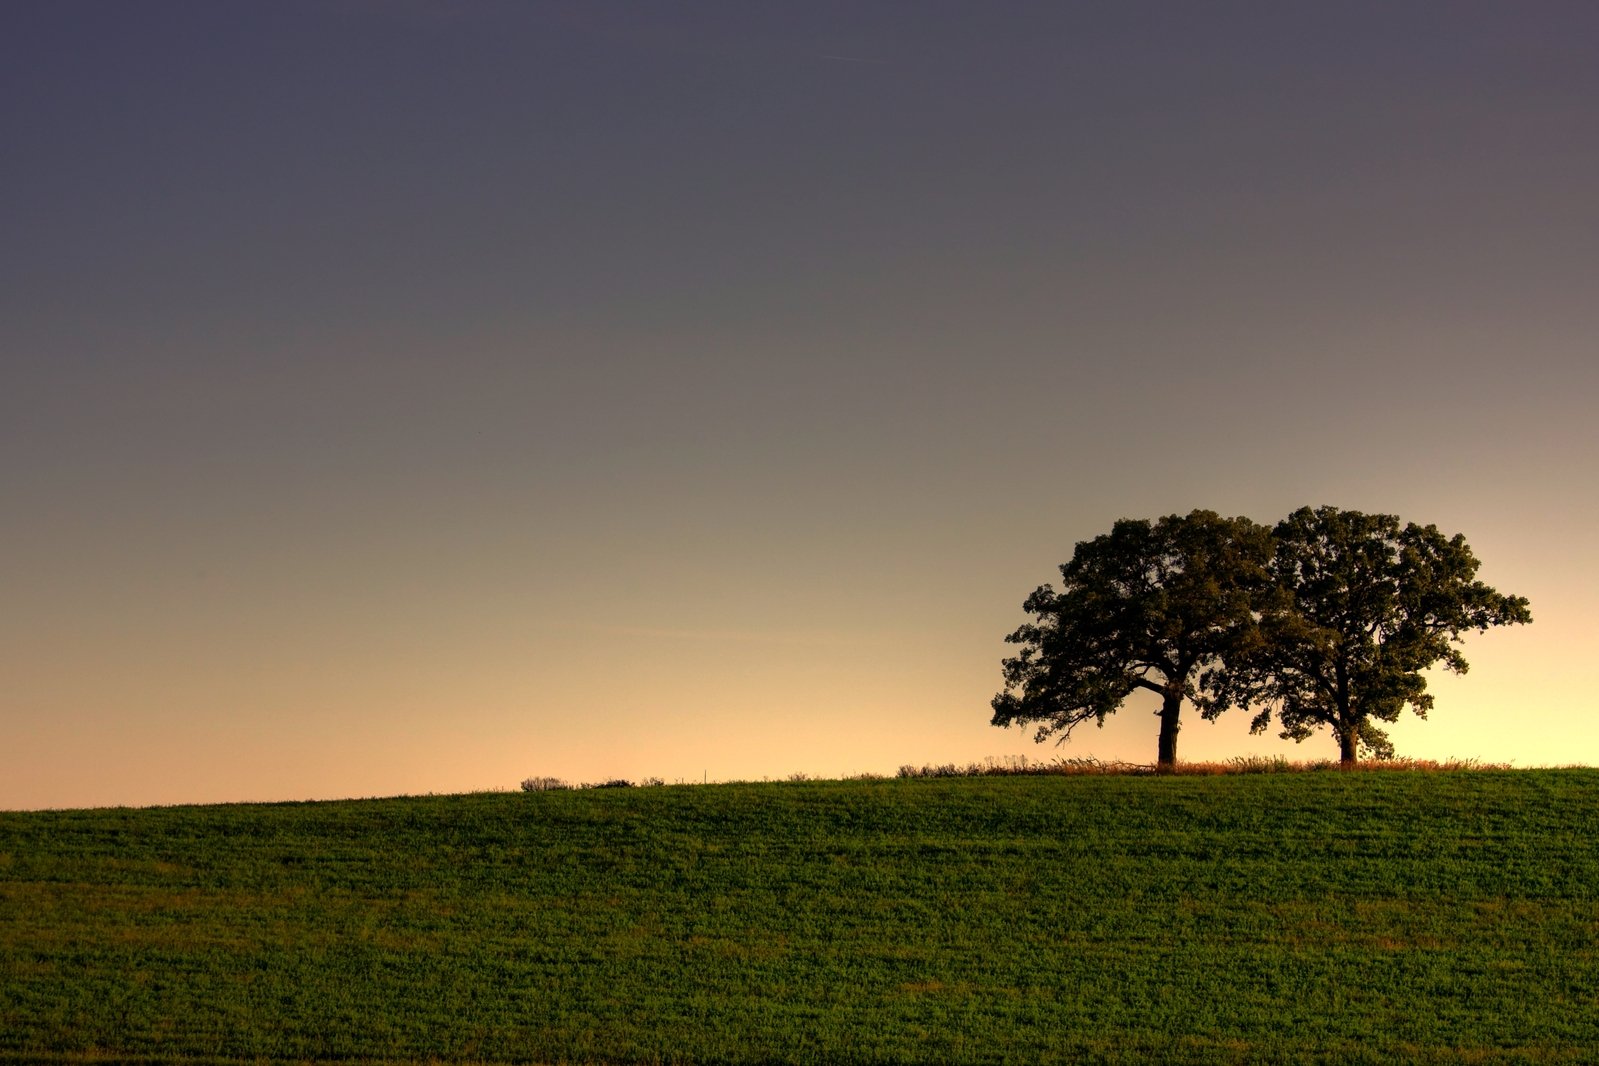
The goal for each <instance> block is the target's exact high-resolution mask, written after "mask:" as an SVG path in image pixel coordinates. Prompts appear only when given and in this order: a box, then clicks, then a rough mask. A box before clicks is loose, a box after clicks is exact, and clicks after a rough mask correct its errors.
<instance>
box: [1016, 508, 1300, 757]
mask: <svg viewBox="0 0 1599 1066" xmlns="http://www.w3.org/2000/svg"><path fill="white" fill-rule="evenodd" d="M1271 552H1272V548H1271V537H1270V532H1269V531H1268V530H1267V529H1266V528H1265V527H1263V526H1260V525H1257V524H1256V523H1254V522H1252V521H1250V520H1249V519H1247V518H1222V517H1221V516H1220V515H1218V514H1216V513H1215V512H1214V511H1193V512H1191V513H1190V514H1187V515H1167V516H1166V517H1164V518H1161V519H1160V520H1159V521H1157V522H1154V523H1151V522H1148V521H1144V520H1134V519H1123V520H1121V521H1119V522H1117V523H1116V524H1115V526H1114V527H1113V528H1112V530H1111V532H1110V533H1108V534H1106V535H1104V536H1100V537H1096V538H1095V539H1093V540H1091V541H1085V542H1082V543H1079V544H1078V545H1077V549H1076V551H1075V552H1074V553H1073V555H1072V558H1071V561H1070V562H1067V563H1065V564H1063V565H1062V566H1061V568H1060V574H1061V590H1060V591H1059V592H1056V591H1055V589H1054V588H1053V586H1051V585H1043V586H1041V587H1039V588H1038V589H1037V590H1036V591H1034V592H1033V594H1032V595H1031V596H1029V597H1028V598H1027V601H1026V603H1024V604H1023V605H1022V606H1023V610H1025V611H1026V612H1027V613H1028V614H1030V615H1035V616H1037V621H1035V622H1029V623H1027V624H1025V625H1023V626H1021V627H1020V628H1018V629H1017V630H1016V631H1015V632H1014V633H1012V634H1011V635H1010V636H1008V637H1007V638H1006V640H1007V641H1008V642H1009V643H1012V644H1019V645H1021V651H1020V653H1019V654H1017V655H1016V656H1014V657H1013V658H1009V659H1006V660H1005V661H1004V664H1003V669H1004V677H1005V690H1004V691H1002V692H1000V693H999V694H998V695H996V696H995V697H994V699H993V704H992V706H993V710H994V717H993V724H995V725H1001V726H1003V725H1013V724H1023V723H1036V724H1037V726H1038V732H1037V738H1038V739H1039V740H1044V739H1045V738H1047V737H1049V736H1051V735H1054V734H1056V733H1058V734H1060V736H1061V739H1063V740H1064V739H1066V738H1067V737H1069V736H1070V735H1071V732H1072V730H1073V729H1074V728H1075V727H1076V726H1078V725H1080V724H1082V723H1083V722H1087V721H1093V722H1095V723H1096V724H1099V725H1103V724H1104V721H1105V718H1106V716H1108V715H1109V714H1111V713H1112V712H1114V711H1115V710H1116V709H1117V708H1118V707H1120V706H1121V704H1122V702H1123V701H1124V700H1126V699H1127V697H1128V696H1130V695H1131V694H1132V693H1133V692H1134V691H1135V690H1137V689H1141V688H1142V689H1147V690H1149V691H1152V692H1155V693H1158V694H1159V695H1160V697H1161V701H1162V704H1161V712H1160V715H1161V729H1160V741H1159V748H1158V761H1159V762H1160V763H1162V764H1164V765H1170V764H1172V763H1174V762H1175V761H1176V758H1177V732H1178V728H1179V720H1178V715H1179V713H1180V710H1181V706H1182V702H1183V700H1184V699H1188V700H1192V701H1194V702H1196V703H1197V704H1199V705H1200V706H1201V707H1202V708H1203V709H1204V710H1205V711H1206V712H1207V713H1208V714H1210V715H1215V714H1218V713H1220V712H1221V711H1222V710H1224V709H1226V707H1227V705H1228V702H1229V698H1230V694H1231V693H1232V692H1233V691H1234V688H1233V687H1232V686H1230V685H1229V684H1227V683H1226V682H1225V678H1224V671H1223V670H1222V663H1223V661H1224V659H1225V657H1226V656H1227V655H1228V653H1229V652H1230V651H1231V650H1233V649H1235V648H1237V647H1239V646H1240V644H1242V643H1244V642H1247V641H1248V640H1249V639H1251V636H1252V633H1253V629H1254V625H1255V620H1254V613H1255V607H1256V605H1257V600H1258V598H1259V596H1260V595H1261V593H1262V591H1263V590H1264V589H1265V588H1266V587H1267V586H1268V584H1269V577H1268V574H1267V570H1266V567H1267V563H1268V562H1269V560H1270V558H1271Z"/></svg>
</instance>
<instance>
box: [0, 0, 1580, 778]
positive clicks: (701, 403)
mask: <svg viewBox="0 0 1599 1066" xmlns="http://www.w3.org/2000/svg"><path fill="white" fill-rule="evenodd" d="M0 145H3V146H4V147H3V151H0V190H3V196H0V500H3V507H0V549H3V550H0V597H3V599H0V603H3V609H0V725H3V736H4V742H3V743H0V807H25V808H26V807H43V806H87V805H103V804H151V803H175V802H200V801H222V800H258V799H303V798H331V797H342V796H360V795H388V794H396V793H416V792H427V791H438V792H448V791H463V790H469V789H476V788H505V787H513V786H514V785H515V784H516V783H517V782H518V781H520V780H521V779H522V778H523V777H526V776H529V775H534V774H538V775H553V776H559V777H564V778H568V779H570V780H573V781H581V780H599V779H603V778H610V777H618V776H625V777H631V778H635V779H637V778H641V777H645V776H652V775H653V776H658V777H661V778H664V779H666V780H668V781H674V780H679V779H683V780H701V779H703V778H709V779H711V780H716V779H732V778H760V777H763V776H772V777H779V776H786V775H788V774H790V773H793V772H806V773H811V774H821V775H828V776H836V775H839V774H844V773H852V772H860V771H874V772H882V773H892V772H893V771H894V769H895V768H896V767H898V766H899V765H900V764H902V763H918V764H920V763H925V762H945V761H959V762H966V761H971V760H976V759H981V758H983V757H985V756H1003V755H1009V754H1016V753H1025V754H1027V755H1029V756H1038V757H1043V758H1050V757H1053V756H1056V755H1066V756H1086V755H1094V756H1097V757H1099V758H1102V759H1114V758H1125V759H1131V760H1136V761H1143V762H1149V761H1152V760H1153V758H1154V747H1155V733H1156V721H1155V719H1154V718H1153V717H1152V716H1151V715H1150V714H1149V713H1148V712H1150V711H1151V710H1152V709H1153V706H1152V705H1145V704H1144V703H1141V702H1136V701H1135V702H1134V703H1132V704H1130V705H1129V706H1128V707H1127V708H1125V709H1124V710H1123V711H1122V713H1121V714H1120V715H1118V716H1117V717H1116V718H1114V719H1112V721H1111V723H1110V724H1109V725H1108V726H1107V727H1106V728H1105V729H1103V730H1093V729H1091V728H1090V729H1087V730H1085V731H1082V732H1080V733H1079V734H1078V735H1077V736H1076V737H1075V738H1074V739H1073V741H1072V742H1071V743H1070V744H1069V745H1067V746H1066V747H1063V748H1055V747H1052V746H1050V745H1044V746H1035V745H1034V744H1033V742H1032V740H1031V734H1030V733H1028V732H1021V731H1016V730H1010V731H1003V730H999V729H996V728H994V727H992V726H990V725H989V724H988V719H989V715H990V710H989V708H988V701H989V699H990V697H991V696H992V695H993V694H994V692H995V691H996V690H997V688H998V686H999V683H1000V673H999V662H1000V659H1001V658H1002V657H1003V656H1004V655H1005V654H1006V653H1007V651H1008V650H1009V649H1008V646H1007V645H1005V644H1004V643H1003V637H1004V636H1005V634H1006V633H1008V632H1009V631H1010V630H1011V629H1013V628H1014V627H1015V626H1016V625H1018V624H1019V623H1020V622H1022V621H1023V620H1024V618H1025V616H1024V615H1023V614H1022V611H1021V603H1022V600H1023V599H1024V598H1025V597H1026V595H1027V594H1028V593H1029V592H1030V591H1031V590H1032V589H1033V588H1034V587H1035V586H1037V585H1039V584H1041V583H1043V582H1045V581H1049V580H1052V579H1055V578H1057V577H1058V575H1057V573H1056V569H1055V568H1056V566H1057V565H1058V564H1059V563H1061V562H1062V561H1064V560H1065V559H1066V558H1068V557H1069V556H1070V554H1071V551H1072V547H1073V545H1074V544H1075V543H1076V542H1077V541H1079V540H1083V539H1087V538H1090V537H1093V536H1096V535H1098V534H1099V533H1102V532H1105V531H1107V530H1108V529H1109V528H1110V526H1111V524H1112V523H1113V522H1114V521H1115V520H1116V519H1117V518H1121V517H1155V516H1158V515H1161V514H1167V513H1173V512H1186V511H1188V510H1190V509H1192V508H1194V507H1206V508H1211V509H1214V510H1217V511H1221V512H1223V513H1226V514H1245V515H1249V516H1251V517H1254V518H1256V519H1258V520H1260V521H1265V522H1272V521H1275V520H1276V519H1278V518H1279V517H1281V516H1282V515H1284V514H1286V513H1287V512H1289V511H1290V510H1292V509H1294V508H1295V507H1298V506H1300V505H1303V504H1312V505H1319V504H1333V505H1336V506H1339V507H1345V508H1352V509H1356V510H1363V511H1383V512H1391V513H1395V514H1398V515H1400V516H1401V517H1402V518H1405V519H1407V520H1414V521H1419V522H1422V523H1429V522H1430V523H1436V524H1437V525H1439V526H1440V527H1441V528H1442V529H1443V530H1444V531H1445V532H1446V533H1455V532H1460V533H1464V534H1465V535H1466V537H1467V539H1468V540H1469V541H1470V542H1471V544H1472V546H1473V548H1474V549H1475V550H1476V553H1477V555H1478V557H1479V558H1481V559H1482V560H1483V569H1482V571H1481V574H1480V577H1481V578H1482V579H1483V580H1485V581H1487V582H1488V583H1490V584H1492V585H1494V586H1496V587H1497V588H1499V589H1500V591H1503V592H1507V593H1515V594H1519V595H1525V596H1527V597H1529V598H1530V599H1531V601H1532V610H1533V614H1534V618H1535V620H1536V621H1535V623H1534V624H1533V625H1532V626H1529V627H1523V628H1520V629H1515V630H1500V631H1495V632H1491V633H1488V634H1485V635H1481V636H1474V637H1472V638H1470V639H1468V641H1467V643H1466V647H1465V651H1466V656H1467V658H1468V659H1469V660H1470V661H1471V663H1472V670H1471V672H1470V674H1469V675H1468V676H1466V677H1464V678H1458V679H1457V678H1453V677H1449V676H1445V677H1442V678H1440V679H1438V680H1436V681H1435V682H1434V684H1433V689H1434V691H1435V692H1436V693H1437V697H1438V702H1437V707H1436V709H1435V710H1434V712H1433V714H1432V716H1431V718H1430V720H1428V721H1421V720H1419V719H1416V718H1414V717H1410V716H1408V715H1407V718H1406V720H1405V721H1404V722H1403V723H1401V724H1400V725H1399V726H1398V727H1396V728H1395V729H1394V730H1393V735H1394V738H1395V740H1396V742H1397V744H1398V747H1399V750H1400V753H1401V754H1406V755H1414V756H1421V757H1439V758H1441V757H1460V758H1476V759H1481V760H1485V761H1513V762H1514V763H1515V764H1517V765H1537V764H1544V763H1572V762H1583V763H1599V726H1596V725H1595V721H1596V712H1599V697H1596V696H1595V695H1594V688H1593V685H1592V681H1591V673H1592V661H1593V656H1594V654H1595V652H1594V649H1595V648H1596V647H1599V625H1596V623H1595V614H1594V612H1593V604H1594V602H1595V600H1596V599H1599V578H1596V576H1595V564H1594V559H1593V555H1594V548H1595V543H1596V537H1595V530H1596V529H1599V492H1596V489H1595V481H1596V477H1595V469H1596V467H1599V428H1596V421H1595V418H1594V414H1593V409H1594V407H1595V405H1596V401H1599V195H1596V193H1595V190H1599V5H1594V4H1590V3H1586V2H1573V3H1532V2H1526V0H1517V2H1506V3H1502V4H1483V3H1473V2H1439V3H1430V4H1418V3H1395V2H1388V0H1384V2H1379V3H1369V4H1367V3H1352V2H1339V3H1275V2H1272V3H1267V2H1257V3H1240V4H1188V3H1163V4H1140V3H1123V2H1116V3H1092V4H1087V3H1081V4H1072V3H1059V4H1043V3H1022V4H1004V3H996V2H992V0H985V2H982V3H932V2H916V3H879V4H874V3H869V2H863V0H847V2H840V3H824V2H814V0H807V2H804V3H793V4H771V3H749V2H746V0H738V2H729V3H723V4H704V3H686V4H672V5H659V4H638V5H623V4H611V3H603V2H586V0H585V2H573V3H544V4H540V3H527V4H522V3H511V2H492V0H480V2H473V0H461V2H454V3H450V2H445V0H324V2H320V3H310V2H292V0H272V2H270V3H269V2H261V3H246V2H240V3H227V4H218V3H214V2H212V0H197V2H194V3H163V2H153V0H152V2H141V3H137V4H130V3H123V2H120V0H112V2H101V3H82V2H73V0H40V2H37V3H28V2H20V0H19V2H11V3H7V4H5V5H3V6H0ZM1181 743H1182V746H1181V749H1180V755H1181V756H1182V757H1184V758H1187V759H1202V758H1225V757H1228V756H1230V755H1235V754H1242V753H1274V754H1275V753H1282V754H1286V755H1288V756H1290V757H1295V758H1332V757H1335V756H1336V751H1337V747H1336V743H1335V741H1334V740H1333V739H1332V738H1331V737H1330V736H1327V735H1326V734H1322V735H1320V736H1318V737H1316V738H1314V739H1312V740H1310V741H1307V742H1306V743H1305V744H1303V745H1293V744H1289V743H1285V742H1281V741H1278V740H1275V739H1273V737H1271V736H1266V737H1251V736H1249V735H1248V732H1247V715H1243V714H1237V713H1236V712H1235V714H1234V715H1232V716H1230V717H1229V718H1226V719H1224V720H1223V721H1222V722H1220V723H1218V724H1215V725H1210V724H1207V723H1204V722H1201V721H1199V720H1197V718H1195V717H1194V716H1193V715H1192V712H1190V714H1189V719H1188V723H1187V728H1186V729H1185V731H1184V732H1183V734H1182V741H1181Z"/></svg>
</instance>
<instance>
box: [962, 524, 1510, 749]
mask: <svg viewBox="0 0 1599 1066" xmlns="http://www.w3.org/2000/svg"><path fill="white" fill-rule="evenodd" d="M1478 566H1479V563H1478V561H1477V558H1476V557H1475V556H1474V555H1473V554H1472V552H1471V548H1470V547H1469V546H1468V545H1467V544H1466V541H1465V538H1464V537H1462V536H1460V535H1458V534H1457V535H1455V536H1453V537H1446V536H1445V535H1444V534H1443V533H1440V532H1439V531H1438V528H1437V527H1436V526H1430V525H1429V526H1419V525H1417V524H1415V523H1414V522H1411V523H1406V524H1404V525H1401V524H1400V521H1399V519H1398V518H1397V517H1395V516H1393V515H1384V514H1373V515H1368V514H1362V513H1361V512H1359V511H1343V510H1339V509H1338V508H1336V507H1320V508H1315V509H1312V508H1310V507H1303V508H1300V509H1299V510H1297V511H1295V512H1294V513H1293V514H1291V515H1289V516H1288V517H1287V518H1285V519H1283V520H1282V521H1281V522H1279V523H1278V524H1277V526H1276V528H1275V529H1270V530H1269V529H1267V528H1266V527H1265V526H1261V525H1258V524H1256V523H1255V522H1253V521H1251V520H1250V519H1247V518H1222V517H1221V516H1219V515H1218V514H1216V513H1215V512H1214V511H1193V512H1191V513H1189V514H1187V515H1167V516H1166V517H1164V518H1161V519H1159V520H1158V521H1155V522H1149V521H1145V520H1134V519H1123V520H1121V521H1118V522H1117V523H1116V524H1115V525H1114V527H1113V528H1112V529H1111V531H1110V532H1109V533H1108V534H1105V535H1103V536H1099V537H1096V538H1094V539H1093V540H1090V541H1083V542H1081V543H1079V544H1078V545H1077V548H1076V550H1075V552H1073V554H1072V558H1071V561H1070V562H1067V563H1065V564H1063V565H1062V566H1061V567H1060V574H1061V589H1060V591H1059V592H1057V591H1056V590H1055V589H1054V587H1053V586H1051V585H1042V586H1040V587H1039V588H1038V589H1037V590H1035V591H1034V592H1033V594H1032V595H1031V596H1029V597H1028V598H1027V601H1026V602H1025V603H1024V604H1023V605H1022V606H1023V610H1025V611H1026V612H1027V613H1028V614H1029V615H1033V616H1035V620H1034V621H1031V622H1028V623H1027V624H1025V625H1022V626H1021V627H1020V628H1018V629H1017V630H1016V631H1015V632H1013V633H1011V634H1010V635H1009V636H1008V637H1006V638H1005V639H1006V640H1007V641H1008V642H1009V643H1011V644H1017V645H1020V646H1021V650H1020V652H1019V653H1018V654H1017V655H1015V656H1013V657H1011V658H1007V659H1005V660H1004V661H1003V664H1002V666H1003V670H1004V680H1005V687H1004V689H1003V690H1002V691H1001V692H1000V693H999V694H998V695H996V696H995V697H994V699H993V701H992V707H993V711H994V716H993V719H992V721H993V724H994V725H998V726H1009V725H1025V724H1034V725H1036V726H1037V734H1036V739H1038V740H1040V741H1042V740H1044V739H1046V738H1048V737H1050V736H1056V735H1058V737H1059V739H1060V740H1062V741H1064V740H1066V739H1067V738H1068V737H1070V736H1071V733H1072V730H1073V729H1074V728H1075V727H1077V726H1078V725H1081V724H1082V723H1084V722H1087V721H1093V722H1095V723H1096V724H1097V725H1104V723H1105V719H1106V717H1107V716H1109V715H1110V714H1112V713H1114V712H1115V711H1116V710H1117V709H1118V708H1119V707H1120V706H1121V705H1122V703H1123V702H1124V701H1125V700H1126V699H1127V698H1128V697H1129V696H1130V695H1132V694H1133V693H1134V692H1135V691H1137V690H1139V689H1145V690H1148V691H1151V692H1154V693H1157V694H1158V695H1159V696H1160V700H1161V706H1160V711H1159V712H1158V714H1159V717H1160V734H1159V741H1158V749H1157V763H1158V765H1161V766H1170V765H1172V764H1174V763H1175V762H1176V759H1177V734H1178V730H1179V728H1180V725H1181V723H1180V715H1181V711H1182V704H1183V701H1184V700H1189V701H1191V702H1193V703H1194V704H1195V705H1196V706H1197V707H1198V708H1199V709H1200V711H1201V712H1202V713H1203V714H1204V716H1205V717H1207V718H1214V717H1216V716H1217V715H1219V714H1221V713H1222V712H1223V711H1225V710H1227V709H1228V708H1229V707H1233V706H1243V705H1252V706H1254V707H1256V708H1258V713H1257V714H1256V716H1255V719H1254V721H1253V723H1252V726H1251V728H1252V729H1253V731H1255V732H1261V731H1263V730H1265V729H1266V728H1268V727H1269V726H1270V724H1271V722H1272V719H1273V717H1274V716H1275V717H1276V719H1277V720H1278V722H1279V723H1280V724H1281V726H1282V732H1281V736H1283V737H1284V738H1285V739H1292V740H1296V741H1302V740H1304V739H1305V738H1307V737H1309V736H1311V735H1313V734H1314V733H1315V731H1316V730H1317V729H1319V728H1321V727H1323V726H1326V727H1328V728H1329V729H1331V730H1332V732H1333V734H1334V736H1335V737H1336V738H1337V740H1338V746H1339V756H1340V761H1341V762H1343V763H1345V764H1349V763H1353V762H1354V761H1355V759H1356V757H1357V753H1358V752H1359V751H1365V752H1366V753H1368V754H1371V755H1375V756H1378V757H1390V756H1392V754H1393V745H1392V743H1391V742H1390V741H1389V739H1388V734H1387V733H1386V732H1384V730H1383V729H1382V728H1381V727H1380V726H1379V725H1378V724H1377V723H1379V722H1393V721H1395V720H1397V719H1398V717H1399V715H1400V713H1401V712H1402V711H1403V710H1404V708H1405V707H1407V706H1408V707H1409V708H1411V710H1413V711H1414V712H1415V713H1416V714H1417V715H1420V716H1421V717H1426V715H1427V712H1428V711H1429V710H1430V709H1431V708H1432V704H1433V698H1432V696H1431V695H1430V694H1429V693H1428V692H1427V680H1426V677H1425V676H1424V675H1423V671H1425V670H1427V669H1429V668H1431V667H1433V666H1435V665H1437V664H1438V663H1440V662H1441V663H1442V664H1443V665H1444V667H1445V669H1448V670H1451V671H1453V672H1455V673H1465V672H1466V669H1467V663H1466V660H1465V658H1464V657H1463V656H1462V655H1461V653H1460V650H1459V648H1458V645H1459V643H1460V640H1461V637H1462V635H1463V634H1465V633H1467V632H1469V631H1473V630H1476V631H1479V632H1480V631H1484V630H1487V629H1488V628H1489V627H1491V626H1499V625H1513V624H1525V623H1527V622H1530V621H1532V614H1531V612H1530V610H1529V609H1528V604H1527V600H1526V599H1525V598H1524V597H1520V596H1507V595H1502V594H1500V593H1499V592H1497V591H1495V590H1494V589H1492V588H1490V587H1488V586H1487V585H1485V584H1483V583H1482V582H1480V581H1478V580H1476V573H1477V569H1478Z"/></svg>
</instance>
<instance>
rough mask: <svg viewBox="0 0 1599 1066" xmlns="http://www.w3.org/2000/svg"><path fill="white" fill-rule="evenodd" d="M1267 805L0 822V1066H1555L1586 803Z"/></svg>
mask: <svg viewBox="0 0 1599 1066" xmlns="http://www.w3.org/2000/svg"><path fill="white" fill-rule="evenodd" d="M1277 769H1278V768H1277V767H1276V766H1275V764H1272V765H1267V766H1264V767H1262V766H1254V765H1238V764H1221V766H1220V767H1211V768H1207V769H1201V770H1199V771H1198V772H1194V773H1189V774H1177V775H1172V776H1167V775H1159V776H1157V775H1154V774H1142V773H1139V774H1126V773H1108V772H1100V771H1091V770H1088V769H1084V768H1077V769H1076V770H1074V771H1072V772H1055V773H1012V774H1009V775H1005V774H992V775H987V776H975V777H960V776H940V775H936V774H935V775H931V776H928V777H921V776H915V777H907V778H905V779H901V780H876V781H847V782H814V781H792V782H774V783H769V784H742V785H720V786H711V787H701V786H664V787H654V788H614V789H590V790H570V791H544V792H536V793H504V794H483V795H472V796H457V797H416V798H407V799H394V800H371V801H352V802H340V803H317V804H275V805H239V806H220V807H188V808H159V809H149V810H101V811H63V812H39V813H27V814H16V813H12V814H0V967H3V969H0V990H3V995H0V1058H9V1059H13V1060H19V1061H34V1060H43V1059H58V1060H64V1061H71V1060H76V1061H87V1060H92V1059H94V1058H96V1057H100V1058H127V1057H138V1056H145V1057H148V1058H151V1059H156V1060H160V1061H180V1062H181V1061H189V1062H201V1061H266V1062H273V1061H302V1060H305V1061H309V1060H316V1061H323V1062H328V1061H334V1062H338V1061H347V1062H354V1061H364V1062H426V1061H448V1062H477V1061H484V1062H666V1061H676V1062H705V1063H708V1062H716V1063H756V1062H822V1061H827V1062H929V1061H950V1062H1006V1061H1010V1062H1033V1061H1062V1062H1075V1061H1094V1062H1128V1063H1131V1062H1143V1061H1170V1062H1190V1061H1197V1062H1262V1063H1264V1062H1284V1061H1305V1062H1310V1061H1369V1062H1378V1061H1394V1060H1407V1061H1422V1062H1548V1061H1571V1062H1578V1061H1585V1060H1587V1059H1588V1058H1589V1057H1590V1056H1591V1049H1592V1048H1593V1047H1594V1046H1596V1045H1599V887H1596V886H1599V847H1596V846H1595V844H1594V841H1595V840H1599V771H1592V770H1539V771H1503V770H1493V769H1488V770H1479V771H1478V772H1472V773H1461V772H1449V771H1448V770H1447V768H1444V767H1438V766H1432V765H1426V764H1419V763H1407V764H1405V765H1404V767H1403V769H1404V770H1406V771H1407V772H1371V773H1356V774H1347V773H1337V772H1328V773H1282V772H1276V771H1277ZM1217 770H1225V771H1227V772H1216V771H1217ZM1263 770H1264V771H1265V772H1262V771H1263ZM1417 770H1424V771H1428V772H1408V771H1417Z"/></svg>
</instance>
